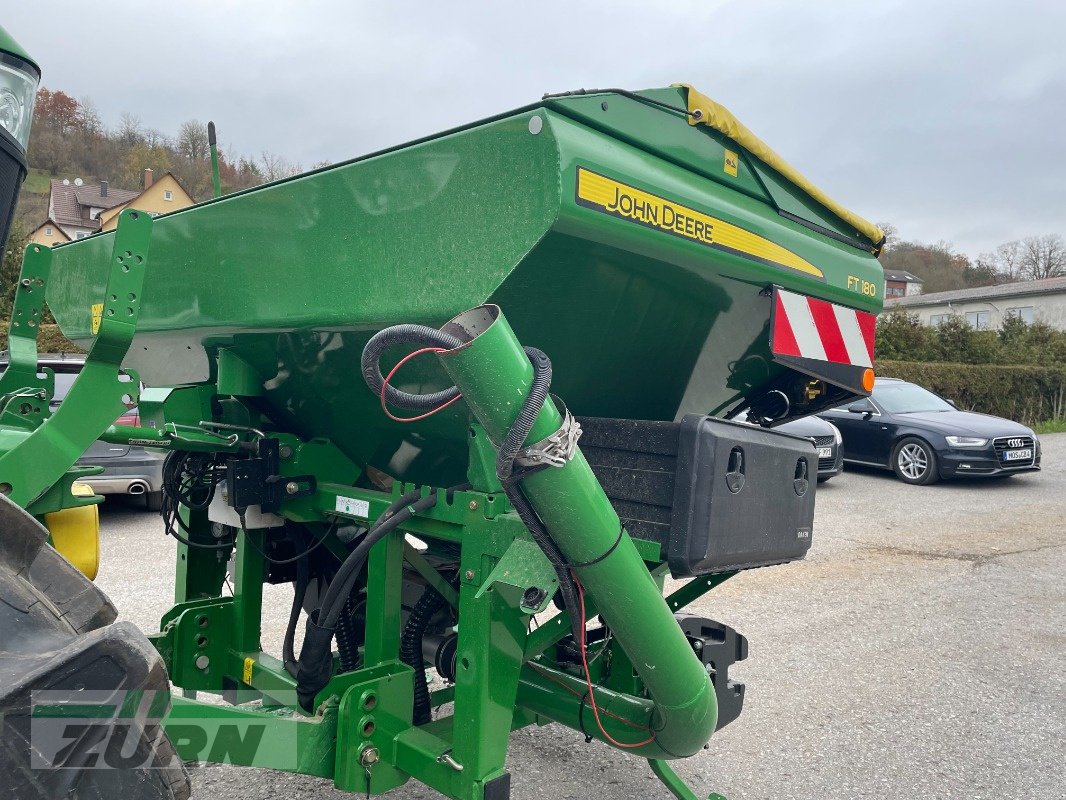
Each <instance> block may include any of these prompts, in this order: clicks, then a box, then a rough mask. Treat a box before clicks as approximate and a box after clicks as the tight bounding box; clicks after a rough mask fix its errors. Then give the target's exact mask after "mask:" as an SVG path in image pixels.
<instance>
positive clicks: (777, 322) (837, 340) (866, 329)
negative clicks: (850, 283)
mask: <svg viewBox="0 0 1066 800" xmlns="http://www.w3.org/2000/svg"><path fill="white" fill-rule="evenodd" d="M876 324H877V317H876V315H874V314H868V313H867V312H865V311H856V310H855V309H853V308H847V307H845V306H838V305H836V304H835V303H827V302H826V301H825V300H818V299H817V298H814V297H805V296H804V295H801V294H794V293H793V292H786V291H784V290H782V289H778V290H777V291H775V292H774V331H773V340H772V349H773V352H774V354H775V355H781V356H798V357H799V358H813V359H816V360H818V361H831V362H833V363H835V364H852V365H854V366H856V367H872V366H873V365H874V329H875V326H876Z"/></svg>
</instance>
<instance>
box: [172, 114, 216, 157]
mask: <svg viewBox="0 0 1066 800" xmlns="http://www.w3.org/2000/svg"><path fill="white" fill-rule="evenodd" d="M174 147H175V149H176V150H177V151H178V153H179V154H180V155H182V156H184V157H185V158H187V159H189V160H190V161H203V160H206V159H207V155H208V153H209V152H210V151H209V147H208V143H207V126H206V125H204V124H203V123H202V122H200V121H199V120H196V119H191V120H189V121H188V122H183V123H181V127H180V128H179V129H178V138H177V141H176V142H175V143H174Z"/></svg>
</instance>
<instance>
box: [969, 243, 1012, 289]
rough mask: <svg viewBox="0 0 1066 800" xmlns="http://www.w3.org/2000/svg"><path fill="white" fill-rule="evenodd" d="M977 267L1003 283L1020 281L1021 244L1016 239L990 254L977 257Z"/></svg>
mask: <svg viewBox="0 0 1066 800" xmlns="http://www.w3.org/2000/svg"><path fill="white" fill-rule="evenodd" d="M977 265H978V267H980V268H981V269H985V270H989V271H990V272H992V273H994V274H995V275H996V277H997V279H998V280H1001V281H1003V282H1004V283H1010V282H1011V281H1019V280H1022V275H1021V271H1022V243H1021V242H1019V241H1018V240H1017V239H1015V240H1014V241H1012V242H1004V243H1003V244H1001V245H1000V246H999V247H997V248H996V249H995V250H993V251H992V252H991V253H982V254H981V255H979V256H978V257H977Z"/></svg>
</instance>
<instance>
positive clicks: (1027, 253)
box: [1021, 233, 1066, 281]
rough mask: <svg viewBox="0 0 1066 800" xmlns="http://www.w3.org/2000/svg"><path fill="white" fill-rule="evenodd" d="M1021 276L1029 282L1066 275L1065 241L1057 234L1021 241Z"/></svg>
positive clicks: (1032, 237)
mask: <svg viewBox="0 0 1066 800" xmlns="http://www.w3.org/2000/svg"><path fill="white" fill-rule="evenodd" d="M1021 250H1022V253H1021V275H1022V277H1023V278H1026V279H1028V280H1031V281H1039V280H1043V279H1044V278H1058V277H1060V276H1063V275H1066V241H1063V238H1062V237H1061V236H1060V235H1059V234H1057V233H1049V234H1047V235H1045V236H1030V237H1028V238H1026V239H1023V240H1022V245H1021Z"/></svg>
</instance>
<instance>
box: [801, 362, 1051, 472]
mask: <svg viewBox="0 0 1066 800" xmlns="http://www.w3.org/2000/svg"><path fill="white" fill-rule="evenodd" d="M819 416H821V417H822V418H823V419H825V420H828V421H830V422H832V423H833V424H834V425H836V426H837V427H838V428H839V429H840V432H841V434H842V435H843V437H844V460H845V461H847V462H849V463H855V464H868V465H871V466H877V467H888V468H890V469H891V470H892V471H893V472H895V473H896V476H897V477H898V478H899V479H900V480H902V481H904V482H906V483H913V484H928V483H934V482H936V481H938V480H940V479H941V478H953V477H955V476H958V475H985V476H1007V475H1014V474H1016V473H1018V472H1032V471H1035V470H1039V469H1040V441H1039V440H1038V439H1037V438H1036V434H1035V433H1033V431H1032V430H1031V429H1029V428H1027V427H1025V426H1024V425H1021V424H1019V423H1017V422H1012V421H1011V420H1009V419H1003V418H1002V417H993V416H989V415H988V414H975V413H973V412H971V411H960V410H959V409H958V408H956V407H955V405H954V404H953V403H951V402H949V401H947V400H945V399H944V398H942V397H940V396H938V395H935V394H933V393H932V392H930V391H929V390H928V389H923V388H922V387H921V386H917V385H915V384H913V383H907V382H906V381H901V380H897V379H895V378H878V379H877V380H876V382H875V384H874V390H873V394H872V395H871V396H870V397H869V398H863V399H861V400H856V401H855V402H853V403H850V404H848V405H846V406H842V407H840V408H834V409H831V410H829V411H824V412H822V413H821V414H820V415H819Z"/></svg>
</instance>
